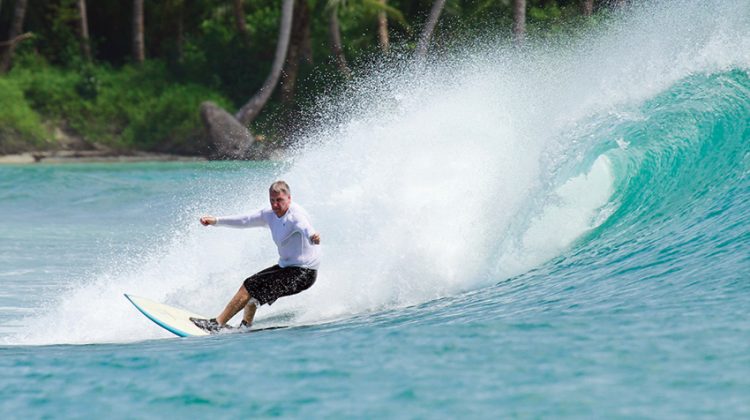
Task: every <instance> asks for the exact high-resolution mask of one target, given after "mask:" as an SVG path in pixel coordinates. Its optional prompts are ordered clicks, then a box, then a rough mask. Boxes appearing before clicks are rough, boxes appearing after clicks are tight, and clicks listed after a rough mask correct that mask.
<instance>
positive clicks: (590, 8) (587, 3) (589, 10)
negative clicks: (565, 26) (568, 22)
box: [583, 0, 594, 17]
mask: <svg viewBox="0 0 750 420" xmlns="http://www.w3.org/2000/svg"><path fill="white" fill-rule="evenodd" d="M593 14H594V0H583V15H584V16H587V17H588V16H591V15H593Z"/></svg>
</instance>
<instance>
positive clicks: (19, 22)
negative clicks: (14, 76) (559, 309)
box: [0, 0, 26, 73]
mask: <svg viewBox="0 0 750 420" xmlns="http://www.w3.org/2000/svg"><path fill="white" fill-rule="evenodd" d="M25 17H26V0H16V7H15V10H14V12H13V21H12V22H11V25H10V30H9V31H8V46H6V47H5V48H4V49H3V50H2V56H0V73H6V72H7V71H8V70H10V65H11V62H12V61H13V52H14V51H15V49H16V44H17V43H18V41H19V40H20V38H19V35H20V34H21V31H22V30H23V21H24V19H25Z"/></svg>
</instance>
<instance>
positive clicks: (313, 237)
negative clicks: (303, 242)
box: [310, 233, 320, 245]
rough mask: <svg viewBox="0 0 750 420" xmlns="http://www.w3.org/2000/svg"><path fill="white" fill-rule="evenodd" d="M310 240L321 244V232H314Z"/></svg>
mask: <svg viewBox="0 0 750 420" xmlns="http://www.w3.org/2000/svg"><path fill="white" fill-rule="evenodd" d="M310 242H312V243H314V244H315V245H320V234H319V233H315V234H313V236H311V237H310Z"/></svg>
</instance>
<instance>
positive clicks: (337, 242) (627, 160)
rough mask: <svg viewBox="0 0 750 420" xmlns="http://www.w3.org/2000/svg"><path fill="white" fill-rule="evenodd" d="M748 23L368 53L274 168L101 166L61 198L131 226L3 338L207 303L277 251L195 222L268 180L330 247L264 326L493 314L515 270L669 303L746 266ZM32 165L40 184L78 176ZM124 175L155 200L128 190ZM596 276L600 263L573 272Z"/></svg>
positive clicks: (666, 20) (593, 297)
mask: <svg viewBox="0 0 750 420" xmlns="http://www.w3.org/2000/svg"><path fill="white" fill-rule="evenodd" d="M697 3H700V4H697ZM748 27H750V11H748V8H747V6H746V4H745V2H744V1H722V2H718V1H717V2H688V1H677V2H663V3H660V4H658V5H656V6H650V7H645V6H644V7H634V8H633V9H632V10H629V12H628V13H627V14H625V15H623V16H621V17H620V18H619V19H617V20H616V21H614V22H612V23H608V24H606V27H604V28H602V29H600V30H597V31H595V32H592V33H589V34H586V35H585V36H582V37H581V38H580V39H578V40H576V41H571V42H570V43H569V44H568V45H545V44H539V45H532V46H529V48H528V49H526V50H524V51H518V50H515V49H513V48H510V47H508V46H506V45H504V44H502V43H494V42H484V43H482V44H481V45H473V46H471V47H466V48H465V49H464V50H463V51H461V52H457V53H454V54H452V55H447V56H444V57H441V58H440V59H439V60H435V61H433V62H430V63H427V64H426V65H425V66H423V67H418V68H415V67H412V66H410V65H403V66H399V65H395V66H391V65H388V66H385V65H384V66H383V67H382V68H376V69H373V71H372V74H370V75H368V76H366V77H362V78H361V79H360V80H357V81H355V83H353V85H352V86H351V87H350V89H349V90H348V91H347V92H346V93H345V94H344V95H339V96H336V97H334V98H331V99H329V100H327V101H322V102H321V104H319V106H318V107H317V108H316V110H315V112H313V113H311V115H310V118H311V119H312V118H314V119H316V120H317V121H319V125H318V126H317V127H318V128H317V129H315V130H314V131H312V132H309V133H306V134H305V135H303V136H301V138H300V140H301V143H302V144H305V145H306V147H304V149H301V150H299V153H297V154H296V156H295V157H294V159H292V160H291V161H290V162H287V163H285V164H282V165H275V164H268V165H244V166H243V165H229V166H226V165H224V166H222V165H216V164H214V165H210V164H209V165H205V166H191V167H189V168H188V169H185V170H184V171H183V172H180V173H179V175H180V176H175V173H174V172H170V171H166V170H165V171H164V172H163V173H162V172H159V170H156V171H154V172H150V170H144V171H143V173H144V174H145V175H143V176H141V177H138V176H135V179H134V178H133V177H134V176H133V175H128V176H124V175H122V172H121V171H108V170H104V169H103V170H102V173H97V177H99V178H97V179H99V180H101V179H102V177H103V178H106V179H105V181H103V183H104V184H106V185H107V186H108V187H107V188H104V189H102V188H99V184H97V183H96V182H93V183H91V184H90V185H88V186H84V187H80V186H77V187H76V188H81V189H79V190H77V191H78V192H77V195H76V196H75V197H74V198H66V197H64V196H61V197H58V198H59V199H60V200H62V203H63V204H71V202H66V201H65V200H75V202H74V203H81V202H84V203H85V202H93V203H94V204H93V205H92V206H91V207H86V208H87V209H90V210H91V211H101V212H105V211H106V212H108V213H107V214H109V215H110V216H111V215H112V214H117V215H119V218H117V217H110V216H106V217H105V219H108V220H106V221H103V222H101V223H102V225H101V226H104V223H109V224H108V225H107V226H110V227H111V226H114V229H115V230H117V229H120V231H118V233H117V236H118V238H120V240H122V241H124V245H123V244H120V245H118V247H116V248H117V250H118V252H112V253H111V254H113V255H108V256H107V257H106V261H104V262H103V263H100V264H98V265H96V269H92V270H90V271H91V272H87V273H76V276H75V277H74V278H70V277H67V276H65V275H64V274H60V275H59V281H60V282H61V283H62V282H64V283H65V285H64V287H61V289H62V290H57V291H55V293H54V297H50V298H49V299H48V301H47V302H46V303H45V307H46V308H48V309H49V312H48V313H46V314H42V315H40V316H35V317H29V318H24V319H23V320H22V321H20V327H19V329H18V330H19V331H14V332H13V333H12V334H9V335H8V336H6V337H5V341H6V342H7V343H9V344H47V343H91V342H118V341H131V340H141V339H149V338H157V337H165V336H167V335H168V334H167V333H163V332H161V331H154V330H151V329H147V328H145V325H146V324H145V321H144V323H142V324H133V323H132V322H131V321H132V316H133V313H132V312H133V311H132V308H130V307H129V306H128V305H127V303H126V302H125V301H124V299H123V298H122V296H121V294H122V293H123V292H127V293H133V294H137V295H144V296H148V297H151V298H153V299H156V300H162V301H165V302H168V303H172V304H176V305H179V306H183V307H188V308H191V309H193V310H195V311H196V312H202V313H205V314H207V315H210V314H214V313H218V311H219V310H220V309H221V305H222V304H223V303H224V302H225V301H226V300H227V299H228V298H229V296H231V294H232V293H233V292H234V291H235V290H236V288H237V287H238V285H239V284H240V281H241V280H242V279H243V278H244V277H246V276H247V275H248V274H250V273H252V272H253V271H257V270H259V269H261V268H263V267H265V266H268V265H270V264H272V263H273V262H274V261H273V258H274V249H273V246H272V244H270V240H269V239H268V237H267V233H265V232H262V231H252V232H250V231H243V232H239V231H234V230H228V229H204V228H202V227H200V226H196V222H195V220H196V218H197V217H198V216H199V215H200V214H201V213H203V212H209V213H216V214H227V213H235V212H239V211H249V210H252V209H254V208H257V207H260V206H263V205H265V202H266V198H265V191H266V188H267V185H268V184H270V182H271V181H272V180H273V179H276V178H284V179H286V180H287V181H289V183H290V184H291V185H292V188H293V197H294V199H295V200H296V201H297V202H299V203H301V204H302V205H303V206H305V207H306V208H307V210H308V211H309V212H310V213H311V214H313V215H314V219H315V224H316V227H317V228H318V230H320V231H321V232H322V234H323V238H324V263H323V265H322V267H321V276H320V280H319V282H318V284H316V286H315V287H314V288H313V289H311V290H310V291H309V292H306V293H304V294H302V295H299V296H298V297H295V298H294V299H288V300H285V301H284V300H282V301H279V302H277V303H276V304H274V305H273V306H272V307H270V308H267V309H264V311H265V312H263V313H261V314H260V315H259V323H260V325H263V324H264V323H265V324H266V325H269V324H274V323H282V324H293V325H297V324H317V323H324V322H331V321H333V320H341V319H344V320H346V319H351V318H352V317H356V316H361V315H363V314H372V313H382V312H383V311H396V313H399V312H398V311H399V310H401V309H400V308H405V307H410V306H413V305H420V304H425V303H429V302H435V301H437V300H439V299H441V298H449V299H459V301H460V302H462V303H463V307H464V308H465V309H463V310H462V311H464V312H460V313H461V314H470V313H472V312H471V311H472V309H471V308H477V307H480V308H482V310H481V311H480V312H481V313H484V314H496V315H497V314H498V313H500V312H502V311H503V308H506V306H505V305H506V304H507V303H508V302H506V301H505V300H504V298H503V296H505V295H504V294H505V293H507V290H509V289H508V288H510V290H515V289H514V288H515V287H518V285H519V284H524V285H532V284H545V285H546V286H544V288H543V289H540V290H542V291H540V292H539V293H541V294H542V295H544V296H547V295H549V296H552V295H555V294H559V293H562V291H563V289H565V288H566V287H570V290H569V291H568V292H566V293H569V294H570V293H573V294H574V296H575V299H574V300H575V302H576V303H575V304H576V305H581V304H584V305H585V304H587V303H588V304H594V303H596V302H600V301H603V300H605V298H606V296H611V295H610V294H609V292H613V293H614V291H617V293H625V294H624V295H622V296H625V297H627V298H633V299H637V300H640V301H643V299H656V297H660V299H662V300H661V301H662V302H663V300H664V299H666V297H665V296H664V294H668V293H674V290H673V289H670V288H660V285H661V286H663V285H664V284H672V283H675V282H677V283H680V284H682V283H684V287H685V289H680V290H684V291H690V290H693V288H700V287H726V288H728V289H727V290H730V289H731V288H732V287H735V286H736V284H737V281H739V279H747V278H750V259H749V258H750V257H749V256H750V252H748V249H750V244H749V243H750V237H749V236H748V232H750V226H748V223H750V222H748V220H747V217H746V216H747V214H748V212H749V211H750V207H749V206H750V204H748V203H749V202H750V192H749V188H750V183H749V182H748V172H749V171H750V146H749V143H748V140H749V139H750V127H748V121H750V76H749V74H748V69H750V35H748V33H747V28H748ZM22 172H23V171H22ZM14 176H16V175H14ZM17 176H19V177H22V178H23V177H29V176H35V175H29V172H23V174H20V175H17ZM44 179H45V181H44V183H47V182H49V183H52V184H53V185H52V186H49V185H47V184H45V185H47V188H49V189H50V190H55V184H54V183H55V182H60V183H61V184H57V185H62V186H63V187H65V186H68V187H70V185H69V184H67V183H66V182H69V181H66V180H64V179H63V180H60V179H58V178H55V177H47V176H46V175H45V178H44ZM8 182H9V184H8V185H10V184H11V183H12V182H13V180H12V179H10V180H9V181H8ZM44 183H42V182H40V184H44ZM117 183H124V184H126V186H124V187H123V188H124V190H125V193H124V194H120V193H119V192H118V191H121V190H120V189H118V188H117V187H116V185H115V184H117ZM134 183H135V184H136V185H138V187H137V188H139V189H142V190H143V191H138V194H137V195H138V196H141V195H145V196H146V197H149V200H153V202H151V201H149V202H150V203H152V204H151V205H149V206H146V207H143V206H142V205H141V204H142V203H141V202H139V201H137V200H136V199H134V196H133V194H132V193H133V191H132V190H130V189H129V188H130V187H128V186H127V185H133V184H134ZM70 188H72V187H70ZM86 188H88V190H87V189H86ZM87 191H88V192H87ZM102 191H105V192H107V193H108V194H109V195H108V196H107V199H106V200H105V199H103V198H102V194H103V193H102ZM24 194H32V193H30V192H28V191H26V192H24V193H23V194H21V195H20V196H21V198H19V197H17V196H15V195H13V194H11V193H8V194H6V197H5V198H7V200H6V204H5V205H8V206H13V205H14V204H13V203H14V201H13V200H18V201H15V203H26V204H24V205H32V204H30V203H31V202H32V201H33V200H28V198H26V199H24V198H23V197H22V196H23V195H24ZM157 197H163V199H164V202H162V201H159V200H158V199H157ZM24 200H26V201H24ZM112 200H114V201H115V202H116V204H112V202H111V201H112ZM97 203H99V204H97ZM157 203H158V204H157ZM34 211H35V213H33V214H37V213H38V214H39V217H41V218H44V217H48V216H49V215H45V214H44V212H45V211H47V212H50V211H51V210H49V209H47V210H45V209H44V208H40V209H36V210H34ZM165 214H166V215H169V217H165V216H164V215H165ZM143 218H145V219H147V220H157V221H161V222H162V223H160V224H157V226H155V227H154V231H155V232H156V233H155V234H153V235H151V236H154V238H150V239H149V238H146V240H144V237H143V235H144V234H145V235H147V236H149V234H148V233H146V232H147V229H145V227H144V226H143V225H141V224H139V222H138V221H140V220H142V219H143ZM110 219H111V220H110ZM71 220H72V222H71V223H80V226H83V227H85V228H91V227H92V226H100V225H98V224H97V223H99V221H96V220H89V219H86V218H82V217H80V215H78V216H75V217H72V218H71ZM133 225H138V226H139V227H138V228H137V229H136V230H135V231H133V230H131V227H132V226H133ZM68 238H69V240H76V239H77V238H78V240H80V241H84V239H81V234H76V235H73V236H69V237H68ZM70 238H72V239H70ZM110 241H113V239H110ZM82 258H83V257H82ZM82 260H84V259H82ZM84 261H85V260H84ZM592 278H595V279H607V281H606V282H605V281H604V280H602V281H601V282H599V283H596V284H598V286H596V287H595V288H593V289H586V288H585V287H584V288H583V290H581V287H582V286H583V285H585V284H589V283H586V282H587V281H588V280H589V279H592ZM508 279H510V281H509V282H508V281H507V280H508ZM618 279H619V281H618ZM707 279H713V280H716V281H718V283H717V282H713V283H712V282H705V280H707ZM157 280H158V281H157ZM647 280H652V281H651V282H649V281H647ZM519 282H520V283H519ZM732 285H735V286H732ZM745 287H746V286H745ZM610 288H611V289H610ZM565 290H567V289H565ZM574 290H575V291H574ZM587 290H588V291H587ZM591 290H596V292H593V291H591ZM19 293H20V292H19ZM476 293H480V294H479V295H477V294H476ZM483 293H486V295H484V294H483ZM457 296H464V297H460V298H459V297H457ZM532 296H535V295H527V296H524V297H523V299H526V300H527V299H530V298H531V297H532ZM744 296H746V294H745V295H744ZM515 298H516V299H518V298H519V297H518V296H516V297H515ZM465 299H469V301H466V300H465ZM470 299H477V300H476V301H471V300H470ZM523 299H522V300H523ZM744 299H745V300H747V297H745V298H744ZM544 302H547V300H545V301H544ZM549 302H551V300H550V301H549ZM92 313H93V314H97V316H96V317H91V314H92ZM428 313H429V311H428ZM508 313H512V311H511V312H508ZM474 315H477V314H474ZM82 319H85V320H86V321H85V322H84V323H83V324H82V323H81V320H82ZM113 324H114V325H118V326H120V327H118V328H117V329H113V328H112V325H113ZM71 325H75V326H76V327H75V328H69V327H70V326H71Z"/></svg>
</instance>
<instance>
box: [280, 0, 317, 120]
mask: <svg viewBox="0 0 750 420" xmlns="http://www.w3.org/2000/svg"><path fill="white" fill-rule="evenodd" d="M309 39H310V8H309V7H308V5H307V0H297V5H296V6H295V8H294V17H293V18H292V34H291V37H290V40H289V51H288V52H287V54H286V63H285V64H284V70H283V71H282V72H281V73H282V76H281V102H282V103H283V104H284V105H285V106H289V105H290V104H291V103H292V102H293V101H294V94H295V90H296V86H297V75H298V74H299V64H300V60H301V57H300V55H301V56H302V57H305V58H306V59H308V60H309V59H310V57H309V54H306V52H305V49H306V47H307V45H308V44H309Z"/></svg>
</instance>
